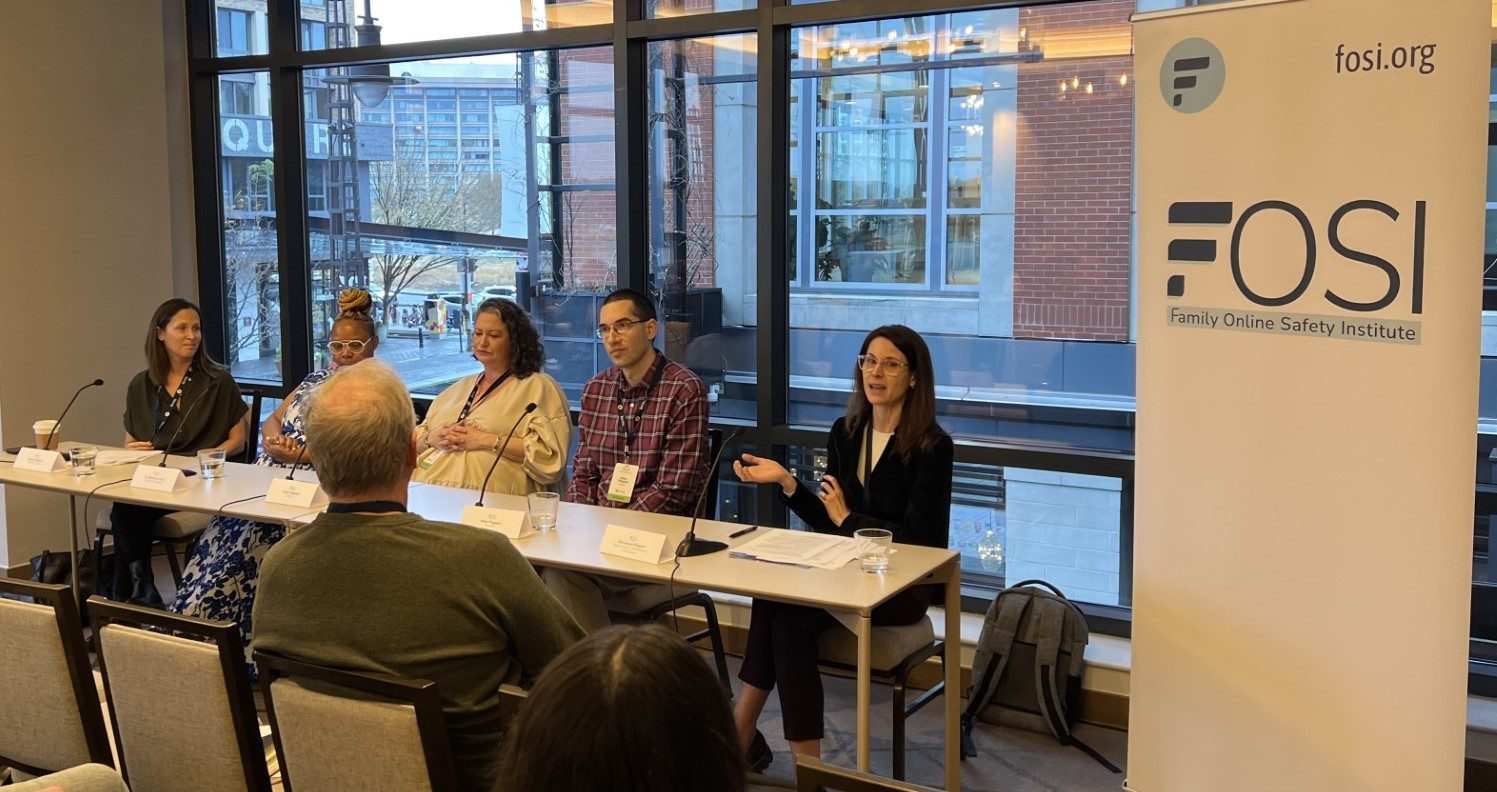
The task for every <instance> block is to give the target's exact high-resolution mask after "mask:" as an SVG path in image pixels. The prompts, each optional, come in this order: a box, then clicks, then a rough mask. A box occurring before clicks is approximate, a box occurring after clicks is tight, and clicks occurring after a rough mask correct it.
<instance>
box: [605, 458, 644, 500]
mask: <svg viewBox="0 0 1497 792" xmlns="http://www.w3.org/2000/svg"><path fill="white" fill-rule="evenodd" d="M637 478H639V465H630V464H628V463H626V462H620V463H619V464H617V465H614V466H613V480H611V481H609V482H608V499H609V500H611V501H613V502H614V503H628V502H629V501H630V500H631V499H632V498H633V497H634V481H635V479H637Z"/></svg>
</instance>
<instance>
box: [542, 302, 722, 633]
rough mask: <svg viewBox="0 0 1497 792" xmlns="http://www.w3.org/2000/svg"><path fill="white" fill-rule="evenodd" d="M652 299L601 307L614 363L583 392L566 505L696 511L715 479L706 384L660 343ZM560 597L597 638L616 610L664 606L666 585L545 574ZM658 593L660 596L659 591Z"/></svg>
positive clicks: (602, 333)
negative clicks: (710, 468) (709, 472)
mask: <svg viewBox="0 0 1497 792" xmlns="http://www.w3.org/2000/svg"><path fill="white" fill-rule="evenodd" d="M658 326H659V322H658V321H657V320H656V315H655V306H654V304H653V303H651V302H650V298H649V297H646V296H645V295H643V294H641V293H640V292H637V291H635V290H633V289H619V290H618V291H615V292H613V293H612V294H610V295H608V297H606V298H605V299H604V300H603V305H602V307H601V308H599V310H598V337H599V338H601V339H602V340H603V344H604V347H605V348H606V349H607V351H608V357H609V359H610V360H612V361H613V366H612V367H611V368H609V369H607V370H605V371H602V372H600V373H599V374H598V375H597V376H595V377H593V378H592V379H591V380H589V381H588V383H587V385H585V386H584V387H583V389H582V412H581V414H580V416H579V417H578V419H577V455H576V456H575V457H573V458H572V480H571V482H570V483H569V484H568V485H567V493H566V499H567V500H569V501H572V502H574V503H587V504H594V505H598V506H611V507H614V508H620V509H635V510H639V511H650V512H658V513H661V514H681V515H690V514H691V510H692V507H693V506H695V505H696V502H697V499H698V497H699V496H700V495H701V490H702V485H703V483H705V482H706V480H707V464H708V462H709V460H708V458H707V398H706V394H707V392H706V389H705V388H703V387H702V381H701V380H700V379H698V378H697V376H696V375H695V374H693V373H691V371H690V370H688V369H686V368H685V367H683V366H681V365H678V364H676V363H673V362H671V361H669V360H666V359H665V356H664V355H662V354H660V353H659V352H658V351H656V349H655V347H654V343H653V342H654V340H655V334H656V332H657V330H658ZM542 577H544V578H545V580H546V584H547V585H548V586H550V588H551V590H552V592H553V593H554V594H556V597H557V599H559V600H561V602H562V604H563V605H566V606H567V608H568V609H569V610H571V611H572V614H573V615H574V616H575V617H576V618H577V621H578V623H579V624H581V625H582V628H583V629H585V630H588V631H589V632H591V631H593V630H596V629H600V628H602V627H605V626H607V625H608V610H609V608H610V607H612V608H613V609H615V610H629V611H637V610H643V609H644V608H645V607H648V606H650V605H653V604H654V603H655V602H656V601H664V600H665V598H666V596H667V591H666V587H665V586H663V585H659V584H640V583H633V582H630V581H624V580H617V579H614V578H606V577H599V576H595V575H584V574H580V573H574V572H563V571H560V570H555V569H546V570H545V571H544V573H543V575H542ZM656 589H658V591H656Z"/></svg>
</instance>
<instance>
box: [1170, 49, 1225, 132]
mask: <svg viewBox="0 0 1497 792" xmlns="http://www.w3.org/2000/svg"><path fill="white" fill-rule="evenodd" d="M1226 84H1227V63H1226V61H1225V60H1223V59H1222V53H1221V50H1219V49H1217V48H1216V45H1215V44H1212V43H1211V42H1209V41H1207V40H1206V39H1203V38H1189V39H1185V40H1184V41H1182V42H1180V43H1179V44H1176V45H1175V46H1173V47H1171V48H1170V51H1169V52H1168V53H1167V54H1166V55H1165V56H1164V63H1162V64H1160V66H1159V91H1160V93H1161V94H1162V95H1163V96H1164V102H1165V104H1168V105H1169V106H1170V107H1172V108H1174V109H1175V110H1178V111H1179V112H1182V113H1199V112H1200V111H1202V110H1205V109H1206V108H1208V107H1210V106H1211V105H1212V103H1213V102H1215V101H1216V97H1218V96H1221V92H1222V87H1223V86H1225V85H1226Z"/></svg>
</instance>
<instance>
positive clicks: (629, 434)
mask: <svg viewBox="0 0 1497 792" xmlns="http://www.w3.org/2000/svg"><path fill="white" fill-rule="evenodd" d="M664 372H665V362H664V361H661V363H660V364H659V365H658V366H657V367H656V368H655V372H654V375H653V376H651V377H650V378H649V379H646V380H645V382H644V386H645V392H644V395H643V396H640V397H639V409H638V410H635V409H634V402H633V401H630V402H629V407H628V409H625V407H624V387H623V385H620V386H619V391H618V403H619V433H620V434H622V435H623V436H624V461H625V462H628V461H629V450H630V449H632V448H633V447H634V438H635V437H638V436H639V427H640V426H641V425H642V424H643V423H644V420H645V409H646V408H647V407H649V405H650V393H651V392H653V391H654V390H655V384H656V383H658V382H660V376H661V374H663V373H664ZM619 376H620V377H621V378H622V377H623V372H619ZM627 381H628V380H625V382H627ZM630 412H633V413H634V425H633V426H632V427H631V426H630V425H629V420H628V414H629V413H630Z"/></svg>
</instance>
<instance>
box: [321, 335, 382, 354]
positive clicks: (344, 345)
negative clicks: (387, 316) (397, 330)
mask: <svg viewBox="0 0 1497 792" xmlns="http://www.w3.org/2000/svg"><path fill="white" fill-rule="evenodd" d="M372 341H374V339H373V338H366V339H364V340H363V341H329V342H327V351H329V352H331V353H333V354H334V355H338V354H341V353H342V352H343V350H345V349H347V350H348V351H350V352H352V353H354V354H355V355H357V354H359V353H360V352H363V351H364V347H366V346H369V344H370V343H371V342H372Z"/></svg>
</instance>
